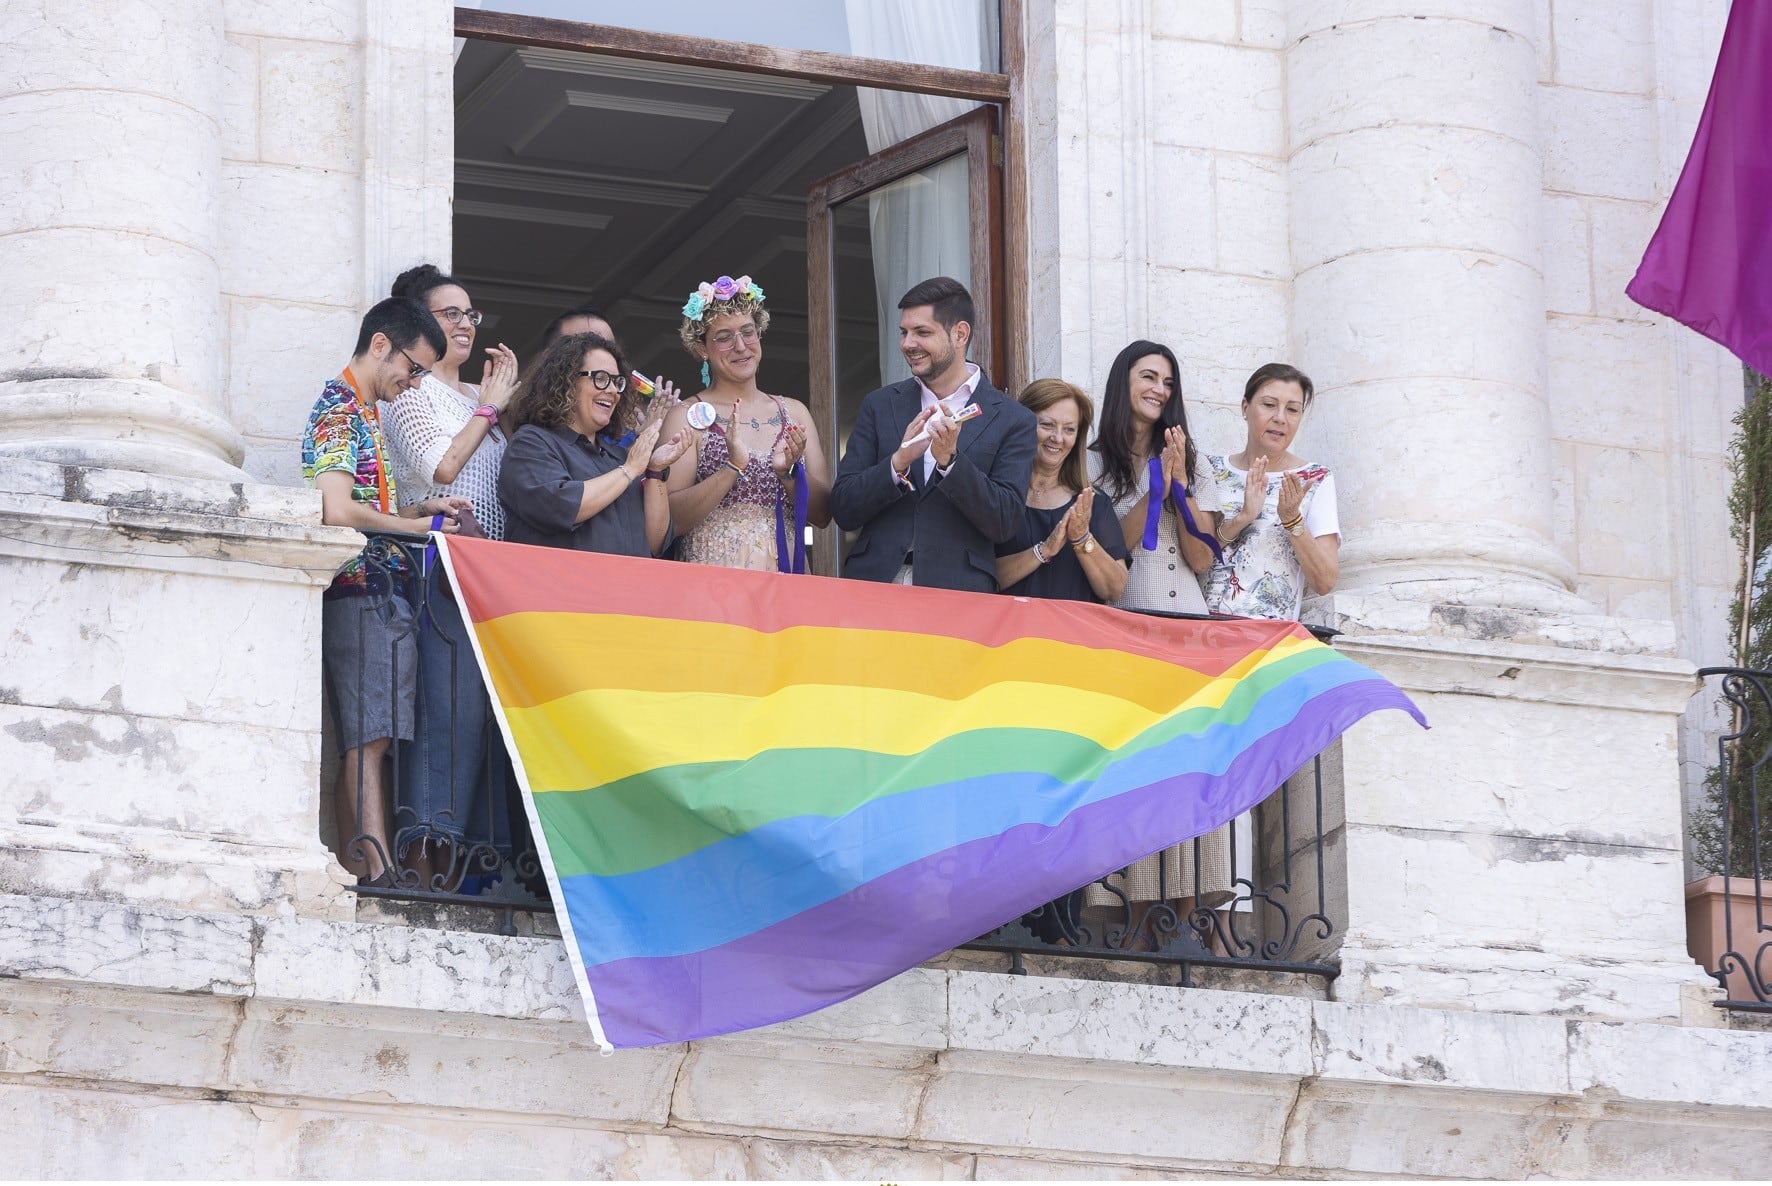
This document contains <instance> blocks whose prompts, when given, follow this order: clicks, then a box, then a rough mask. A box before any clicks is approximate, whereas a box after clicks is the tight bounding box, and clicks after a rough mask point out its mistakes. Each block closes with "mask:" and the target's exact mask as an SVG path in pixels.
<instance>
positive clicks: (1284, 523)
mask: <svg viewBox="0 0 1772 1186" xmlns="http://www.w3.org/2000/svg"><path fill="white" fill-rule="evenodd" d="M1303 522H1304V516H1303V515H1294V516H1293V517H1292V519H1291V520H1290V521H1288V520H1285V519H1281V520H1280V526H1281V527H1284V528H1285V529H1286V530H1287V531H1291V530H1292V529H1293V528H1294V527H1297V526H1298V525H1299V524H1300V523H1303Z"/></svg>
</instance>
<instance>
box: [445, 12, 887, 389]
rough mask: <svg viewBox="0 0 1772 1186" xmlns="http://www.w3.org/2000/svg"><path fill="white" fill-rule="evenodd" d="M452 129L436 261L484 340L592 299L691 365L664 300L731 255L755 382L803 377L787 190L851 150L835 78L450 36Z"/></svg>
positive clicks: (860, 141) (840, 241)
mask: <svg viewBox="0 0 1772 1186" xmlns="http://www.w3.org/2000/svg"><path fill="white" fill-rule="evenodd" d="M455 132H456V153H455V155H456V176H455V261H454V270H455V272H456V274H457V275H458V276H460V277H461V278H462V279H463V280H464V281H465V282H467V283H468V285H469V289H470V292H471V294H472V296H473V298H474V302H475V304H477V305H479V306H480V307H481V308H483V309H485V310H486V311H487V312H488V314H489V317H488V323H487V324H486V325H485V326H483V327H482V330H481V340H482V341H483V342H492V341H503V342H506V343H507V344H509V345H510V346H511V347H512V348H513V349H516V350H518V351H519V352H521V353H523V354H524V355H525V356H527V354H528V353H530V352H533V350H534V348H535V345H536V343H537V341H538V339H539V337H540V333H541V330H542V328H543V327H544V326H545V325H546V323H547V322H548V321H549V320H550V319H551V318H552V317H553V316H554V315H555V314H556V313H557V312H558V311H560V310H561V309H564V308H567V307H569V306H572V305H576V304H594V305H598V306H600V307H602V308H603V309H605V310H606V311H607V312H609V313H610V315H611V318H612V320H613V321H614V324H615V328H616V332H617V334H618V336H620V337H621V339H622V342H623V345H624V346H625V347H626V348H627V349H628V351H629V352H630V354H631V355H632V356H633V361H634V362H635V364H636V365H638V366H640V368H641V369H642V370H645V371H647V372H648V373H653V372H658V371H663V372H664V373H665V374H667V375H671V376H673V377H675V378H677V379H678V380H679V381H680V382H681V381H684V380H689V379H690V378H691V377H692V376H693V375H694V373H695V370H696V369H697V368H696V364H694V363H692V361H691V360H690V358H689V356H688V355H687V354H685V353H684V352H683V349H682V347H681V345H679V344H678V342H677V322H678V315H677V310H678V309H679V308H680V307H681V306H682V304H683V301H684V299H685V297H686V296H687V294H688V293H689V291H690V290H691V289H693V288H694V287H695V285H696V284H697V283H698V282H699V281H702V280H709V279H713V278H714V277H715V276H717V275H719V274H721V273H728V274H731V275H738V274H740V273H746V272H748V273H749V274H750V275H752V276H753V277H755V278H756V280H757V282H758V283H759V284H761V285H762V286H763V287H764V289H765V290H766V291H767V292H768V294H769V297H768V302H769V309H770V314H771V317H772V321H771V324H770V329H769V334H768V338H767V342H766V347H765V355H764V359H765V361H764V369H763V374H762V382H763V386H764V387H765V388H766V389H768V390H773V391H779V392H782V393H784V394H793V395H800V396H804V395H805V394H806V391H805V387H806V382H807V371H806V352H807V343H806V254H805V253H806V211H805V189H806V186H807V184H808V183H809V182H811V181H812V180H814V179H816V178H818V177H821V176H824V175H825V174H828V173H831V172H834V171H836V170H837V169H839V168H841V167H843V166H844V165H847V164H850V163H851V162H853V161H856V160H858V159H860V158H862V157H864V156H865V155H867V146H866V142H865V140H864V138H863V135H862V128H861V119H860V112H859V109H858V107H857V105H856V97H855V90H854V88H853V87H830V86H825V85H822V84H818V83H812V82H804V81H800V80H798V79H790V78H773V77H767V76H763V75H754V74H742V73H737V72H733V71H728V70H715V69H710V68H705V67H698V66H679V65H666V64H659V63H652V62H638V61H630V60H626V59H622V58H615V57H609V56H603V55H594V54H583V53H572V52H566V51H560V50H551V49H540V48H534V47H528V46H516V47H512V46H506V45H500V44H495V43H492V42H485V41H468V42H467V43H466V44H465V46H464V47H463V51H462V53H461V56H460V58H459V59H458V61H457V63H456V118H455ZM854 215H856V216H851V217H848V218H844V219H840V220H839V225H838V232H837V244H836V247H837V251H838V257H839V267H838V273H839V292H838V310H839V313H840V317H841V324H842V333H843V335H844V340H843V342H842V343H841V344H840V346H839V358H840V360H841V367H842V371H843V374H842V375H841V377H840V380H839V386H840V389H841V390H843V392H844V394H851V393H854V392H856V391H857V390H858V389H859V391H866V390H868V389H869V388H871V387H873V386H875V385H877V384H878V381H879V378H878V376H879V368H878V344H877V337H876V334H877V328H876V314H875V303H876V302H875V297H874V292H873V269H872V265H871V262H870V259H871V253H870V248H869V242H868V232H867V224H866V218H865V215H864V214H863V212H862V211H860V210H857V211H855V212H854ZM845 402H847V401H845Z"/></svg>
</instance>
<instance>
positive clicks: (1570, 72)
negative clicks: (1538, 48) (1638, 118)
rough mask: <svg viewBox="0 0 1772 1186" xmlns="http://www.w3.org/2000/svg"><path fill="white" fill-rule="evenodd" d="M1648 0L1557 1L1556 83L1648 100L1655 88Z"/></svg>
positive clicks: (1553, 28) (1554, 14) (1553, 14)
mask: <svg viewBox="0 0 1772 1186" xmlns="http://www.w3.org/2000/svg"><path fill="white" fill-rule="evenodd" d="M1653 7H1655V5H1654V3H1653V0H1556V3H1555V4H1553V5H1551V36H1552V38H1553V39H1554V41H1555V43H1556V55H1557V66H1556V74H1555V78H1556V81H1557V82H1559V83H1561V84H1563V85H1565V86H1577V87H1584V88H1586V89H1587V90H1592V91H1622V92H1625V93H1626V94H1632V95H1647V94H1649V93H1650V91H1652V90H1653V89H1654V87H1655V36H1654V30H1653V29H1652V27H1651V26H1652V24H1653V20H1652V17H1651V9H1652V8H1653Z"/></svg>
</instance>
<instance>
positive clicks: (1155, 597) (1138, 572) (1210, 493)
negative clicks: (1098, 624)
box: [1084, 449, 1222, 614]
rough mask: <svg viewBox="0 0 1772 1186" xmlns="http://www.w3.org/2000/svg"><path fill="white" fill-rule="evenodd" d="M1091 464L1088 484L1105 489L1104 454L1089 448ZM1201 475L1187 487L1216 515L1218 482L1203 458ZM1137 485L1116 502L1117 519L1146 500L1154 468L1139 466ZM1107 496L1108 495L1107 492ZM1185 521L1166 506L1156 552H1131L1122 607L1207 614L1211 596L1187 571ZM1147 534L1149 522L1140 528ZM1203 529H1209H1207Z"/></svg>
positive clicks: (1200, 504)
mask: <svg viewBox="0 0 1772 1186" xmlns="http://www.w3.org/2000/svg"><path fill="white" fill-rule="evenodd" d="M1084 461H1085V463H1086V464H1087V466H1088V471H1089V481H1090V483H1091V484H1092V485H1094V486H1095V487H1096V488H1097V489H1098V490H1101V487H1102V475H1103V474H1104V472H1105V466H1104V465H1103V463H1102V460H1101V454H1100V453H1098V452H1096V451H1095V450H1094V449H1090V450H1089V451H1088V452H1087V453H1085V454H1084ZM1195 466H1196V470H1197V472H1196V473H1195V474H1194V480H1193V481H1192V482H1190V483H1188V492H1189V493H1190V494H1192V495H1193V496H1194V503H1195V504H1196V505H1197V506H1198V507H1199V508H1200V510H1202V511H1213V512H1217V511H1219V510H1221V509H1222V506H1221V504H1220V500H1219V494H1218V481H1217V479H1215V478H1214V477H1213V475H1212V471H1211V470H1210V469H1209V468H1208V467H1207V466H1206V461H1205V458H1204V457H1203V456H1201V457H1199V458H1197V459H1196V461H1195ZM1137 473H1138V485H1136V486H1134V487H1133V488H1132V489H1131V490H1129V491H1127V492H1126V497H1125V498H1122V499H1120V500H1119V501H1118V502H1116V503H1114V515H1115V517H1116V518H1120V519H1124V518H1125V517H1126V513H1127V512H1128V511H1130V510H1131V509H1132V508H1133V507H1134V506H1136V505H1137V504H1138V500H1139V499H1141V498H1143V497H1144V494H1145V490H1146V489H1147V488H1148V487H1149V486H1150V481H1151V479H1150V469H1149V467H1148V466H1143V465H1141V466H1139V467H1138V468H1137ZM1102 496H1103V497H1106V496H1107V492H1106V491H1105V490H1102ZM1180 522H1181V517H1180V516H1179V515H1177V514H1176V513H1175V509H1174V507H1172V506H1170V505H1169V504H1167V503H1165V504H1164V506H1163V512H1162V516H1161V518H1159V519H1158V520H1157V550H1156V551H1155V552H1147V551H1145V550H1144V549H1143V548H1142V547H1135V548H1133V549H1132V571H1131V572H1130V573H1128V574H1127V577H1126V591H1125V592H1123V593H1121V594H1120V599H1119V600H1118V601H1116V602H1114V604H1115V605H1117V606H1119V607H1120V608H1121V609H1155V610H1167V611H1173V612H1177V613H1184V614H1203V613H1205V612H1206V598H1205V595H1204V594H1203V593H1202V591H1201V589H1200V577H1199V575H1198V574H1197V573H1195V572H1194V570H1193V569H1191V568H1189V567H1188V563H1187V557H1186V556H1183V555H1182V554H1181V532H1180V531H1179V530H1177V527H1178V525H1179V524H1180ZM1136 526H1137V527H1138V528H1139V530H1141V531H1142V530H1143V528H1144V524H1142V523H1139V524H1136ZM1201 530H1205V527H1204V525H1202V526H1201Z"/></svg>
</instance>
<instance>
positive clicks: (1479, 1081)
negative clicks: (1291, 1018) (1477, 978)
mask: <svg viewBox="0 0 1772 1186" xmlns="http://www.w3.org/2000/svg"><path fill="white" fill-rule="evenodd" d="M1310 1009H1311V1016H1312V1024H1313V1026H1314V1027H1315V1028H1314V1034H1313V1037H1312V1045H1313V1046H1314V1047H1315V1048H1316V1051H1317V1060H1316V1066H1315V1068H1314V1073H1315V1074H1316V1075H1318V1076H1319V1077H1321V1078H1323V1079H1332V1080H1336V1081H1339V1082H1348V1083H1357V1082H1361V1081H1365V1082H1370V1083H1393V1084H1399V1085H1416V1086H1432V1087H1436V1088H1450V1089H1464V1090H1467V1091H1499V1092H1514V1093H1519V1094H1522V1095H1528V1094H1529V1095H1567V1094H1568V1093H1569V1092H1570V1090H1571V1088H1570V1084H1569V1060H1568V1055H1567V1050H1566V1042H1565V1034H1564V1027H1565V1024H1566V1023H1564V1022H1563V1021H1561V1020H1559V1019H1553V1018H1548V1017H1518V1016H1511V1015H1508V1014H1484V1013H1447V1012H1442V1011H1438V1010H1432V1009H1394V1008H1389V1007H1385V1006H1377V1005H1348V1004H1342V1003H1340V1002H1336V1001H1314V1002H1311V1004H1310Z"/></svg>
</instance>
